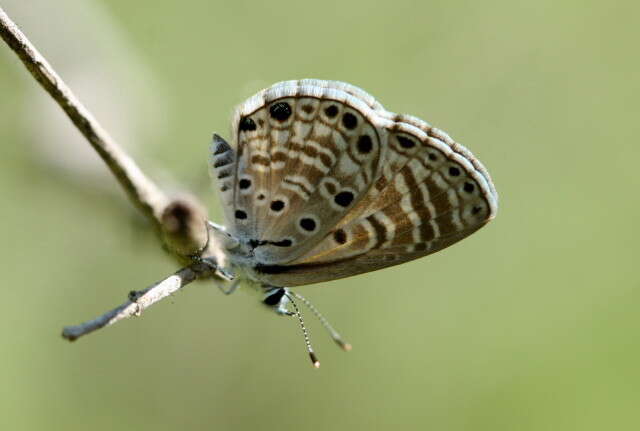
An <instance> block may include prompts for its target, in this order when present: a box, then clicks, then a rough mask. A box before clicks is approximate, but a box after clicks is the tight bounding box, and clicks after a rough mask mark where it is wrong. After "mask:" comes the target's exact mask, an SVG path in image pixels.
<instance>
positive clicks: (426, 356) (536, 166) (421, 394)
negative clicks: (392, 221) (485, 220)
mask: <svg viewBox="0 0 640 431" xmlns="http://www.w3.org/2000/svg"><path fill="white" fill-rule="evenodd" d="M2 7H3V8H5V10H6V11H7V12H8V13H9V14H10V16H12V17H13V19H14V20H15V21H16V22H17V23H18V24H20V25H21V26H22V29H23V30H24V31H25V33H27V35H28V36H30V37H31V39H32V40H33V42H34V43H35V44H36V46H38V47H39V48H40V49H41V51H42V52H43V54H45V56H47V57H48V59H49V60H50V62H51V63H52V64H53V65H54V67H56V68H57V69H58V71H59V72H60V73H61V74H62V75H63V77H64V78H65V79H67V81H68V82H69V83H70V85H71V86H72V87H73V88H74V89H75V90H76V91H77V92H78V93H79V94H80V96H81V98H82V99H83V100H84V101H85V102H86V103H87V104H88V105H89V107H90V108H91V109H92V111H94V112H95V114H96V116H97V117H98V118H99V119H100V121H101V122H102V123H103V125H104V126H105V127H106V128H107V129H108V130H109V131H110V132H111V133H112V134H113V135H115V137H116V138H117V139H118V140H119V141H120V142H121V143H122V144H123V145H124V146H126V147H127V148H129V149H130V151H131V152H132V153H133V154H134V156H135V157H136V160H137V161H138V162H139V163H140V164H141V165H142V166H143V168H144V169H145V170H146V171H147V172H148V173H149V175H151V176H152V177H153V178H154V179H156V180H157V181H158V182H160V183H161V184H162V185H163V186H165V187H167V188H168V189H169V190H172V191H176V192H178V191H181V190H188V191H190V192H192V193H194V194H196V195H197V196H199V197H200V198H201V199H202V200H204V201H205V202H207V203H208V204H209V205H210V211H211V217H212V218H213V219H216V220H219V214H220V211H219V208H218V207H217V199H216V197H215V195H214V190H213V188H212V187H210V185H209V180H208V175H207V166H206V160H207V148H208V144H209V140H210V136H211V133H212V132H214V131H216V132H219V133H222V134H223V135H224V136H227V137H228V128H229V119H230V115H231V112H232V109H233V107H234V106H235V105H236V104H238V103H239V102H241V101H242V100H244V99H245V98H246V97H249V96H250V95H252V94H253V93H254V92H255V91H257V90H259V89H261V88H263V87H266V86H268V85H270V84H272V83H274V82H276V81H281V80H286V79H296V78H303V77H314V78H322V79H336V80H342V81H347V82H350V83H353V84H355V85H358V86H360V87H362V88H364V89H365V90H367V91H368V92H370V93H371V94H373V95H374V96H376V97H377V98H378V99H379V100H380V101H382V103H383V104H384V106H385V107H387V108H388V109H390V110H392V111H396V112H405V113H411V114H414V115H416V116H419V117H421V118H424V119H425V120H427V121H429V122H430V123H432V124H434V125H436V126H438V127H440V128H442V129H444V130H446V131H447V132H449V134H450V135H451V136H452V137H454V139H456V140H458V141H460V142H462V143H463V144H465V145H467V146H468V147H469V148H470V149H471V150H472V151H473V152H474V153H475V154H476V155H477V156H478V157H479V158H480V159H481V160H482V161H483V162H484V163H485V164H486V166H487V167H488V169H489V171H490V172H491V174H492V176H493V178H494V181H495V184H496V187H497V189H498V192H499V193H500V205H501V207H500V210H499V214H498V217H497V219H496V220H495V221H494V222H492V223H491V224H489V225H488V226H487V227H486V228H484V229H482V230H481V231H479V232H478V233H477V234H475V235H473V236H472V237H470V238H468V239H466V240H465V241H463V242H461V243H459V244H457V245H455V246H454V247H451V248H450V249H447V250H446V251H444V252H442V253H439V254H436V255H434V256H431V257H428V258H425V259H422V260H418V261H414V262H412V263H409V264H405V265H401V266H398V267H394V268H391V269H387V270H384V271H379V272H375V273H369V274H365V275H361V276H358V277H354V278H351V279H346V280H340V281H335V282H331V283H326V284H325V285H323V286H308V287H303V288H301V289H300V291H301V293H303V294H305V295H307V296H308V297H309V298H310V299H312V300H313V301H314V302H315V303H316V305H317V306H318V307H319V308H320V309H321V310H323V312H324V313H325V314H326V315H327V316H328V317H329V318H330V320H331V322H332V323H333V324H334V325H335V326H336V327H337V328H338V329H340V330H341V331H342V332H343V333H344V334H345V335H346V336H347V338H348V339H349V340H350V341H351V342H352V343H353V345H354V350H353V351H352V352H350V353H348V354H345V353H343V352H341V351H339V349H337V348H335V347H334V346H333V344H332V343H331V341H330V340H329V339H328V337H326V336H325V334H324V332H323V330H322V328H321V327H320V325H319V324H318V323H317V322H316V321H314V319H313V318H312V317H311V315H310V314H309V315H308V317H307V320H308V324H309V326H310V329H311V331H312V337H313V341H314V344H315V348H316V350H317V351H318V354H319V356H320V359H321V361H322V367H321V368H320V369H319V370H315V369H313V368H312V367H311V366H310V365H309V362H308V359H307V357H306V353H305V350H304V345H303V341H302V339H301V336H300V333H299V330H298V328H297V323H296V322H295V321H294V320H293V319H285V318H278V317H276V316H272V315H270V314H268V313H266V312H263V311H262V310H261V308H260V305H259V304H258V303H257V301H256V299H255V298H254V297H253V296H249V295H246V294H245V293H240V292H239V293H237V294H235V295H233V296H230V297H225V296H224V295H222V294H221V293H220V292H219V291H218V290H217V289H216V288H215V287H214V286H213V285H212V284H210V283H200V284H197V285H193V286H190V287H189V288H188V289H186V290H185V291H184V292H182V293H180V294H177V295H176V296H174V297H173V298H172V299H170V300H167V301H164V302H163V303H160V304H158V305H156V306H155V307H153V308H152V309H150V310H149V311H148V312H147V313H146V314H144V315H143V316H142V317H141V318H138V319H132V320H128V321H125V322H121V323H119V324H118V325H116V326H114V327H110V328H108V329H105V330H102V331H100V332H98V333H95V334H92V335H90V336H87V337H86V338H83V339H81V340H79V341H78V342H76V343H74V344H69V343H67V342H65V341H63V340H62V339H61V338H60V335H59V334H60V331H61V328H62V326H64V325H67V324H74V323H79V322H80V321H83V320H85V319H88V318H91V317H93V316H95V315H97V314H99V313H102V312H103V311H105V310H107V309H109V308H111V307H112V306H114V305H117V304H119V303H121V302H122V301H123V300H124V299H125V297H126V294H127V292H128V291H129V290H132V289H140V288H143V287H145V286H147V285H149V284H150V283H152V282H154V281H156V280H158V279H161V278H163V277H164V276H165V275H168V274H170V273H172V272H173V271H174V270H175V269H176V265H175V263H174V262H173V261H171V260H170V259H169V258H168V257H167V256H165V255H164V254H163V252H162V251H161V250H160V249H159V247H158V243H157V241H156V239H155V238H154V237H153V235H152V234H151V233H150V232H149V230H148V228H147V226H146V225H145V224H144V222H143V221H142V220H141V219H140V218H139V216H137V215H136V213H135V212H134V210H133V209H132V208H131V206H130V204H129V203H128V202H127V201H126V199H125V197H124V195H123V193H122V192H121V191H120V190H118V189H117V188H116V187H115V181H114V180H113V178H111V177H110V176H109V175H108V174H107V172H106V169H105V168H104V167H103V166H102V165H101V164H100V163H99V162H97V161H96V158H95V156H94V155H93V154H91V152H90V151H88V150H87V148H86V147H88V146H87V145H86V143H84V141H82V139H80V138H79V137H78V133H77V132H76V131H75V130H74V129H73V128H72V127H71V125H70V123H69V122H68V120H66V119H65V118H64V117H62V116H61V115H60V114H59V112H58V108H57V106H55V105H54V104H53V102H52V101H51V100H49V97H48V96H47V95H45V93H44V92H43V91H42V90H41V89H40V88H39V87H38V86H37V85H36V83H35V82H34V81H33V79H31V77H30V76H28V75H27V73H26V70H25V69H24V68H23V67H22V66H21V64H19V62H18V61H17V59H16V57H15V56H14V55H13V53H11V52H10V51H9V50H8V49H7V48H6V47H5V46H4V45H2V47H0V141H1V144H0V198H1V202H2V204H1V208H2V211H1V212H2V223H0V239H1V241H2V247H1V248H0V258H1V262H2V267H1V269H2V286H3V287H2V290H1V292H2V294H1V300H0V316H1V317H0V319H1V322H2V323H1V324H0V340H1V341H0V346H1V347H0V348H1V352H2V353H1V354H0V382H1V383H0V387H1V389H0V427H1V428H2V429H11V430H43V429H46V430H80V429H82V430H87V429H88V430H112V429H135V430H147V429H148V430H154V431H160V430H175V429H181V430H200V429H221V430H227V429H229V430H231V429H233V430H254V429H261V430H299V429H312V430H322V429H332V430H346V429H406V430H413V429H415V430H418V429H420V430H422V429H434V430H436V429H437V430H492V431H496V430H510V431H511V430H581V431H585V430H602V429H612V428H615V429H625V430H626V429H638V427H640V410H639V409H638V405H639V402H640V396H639V395H640V367H639V365H638V364H640V346H639V345H640V343H639V330H640V313H638V304H639V303H640V291H639V287H640V282H639V275H638V273H639V268H638V256H639V254H640V241H639V240H640V234H639V228H638V220H639V216H640V202H639V199H638V190H640V175H638V173H637V168H635V167H634V163H635V162H636V161H637V159H638V155H639V150H638V145H639V144H638V114H639V113H640V109H639V108H640V104H639V102H638V100H640V81H639V79H638V67H639V65H640V60H639V58H640V57H638V55H637V43H638V41H639V36H640V34H639V32H638V26H637V16H638V14H640V3H638V2H633V1H610V2H600V1H586V0H585V1H564V2H558V1H552V0H538V1H535V2H534V1H530V2H525V1H484V2H476V1H462V0H458V1H455V0H454V1H438V2H435V1H406V0H396V1H393V2H386V3H383V2H379V3H371V2H364V1H353V2H346V1H338V0H326V1H323V2H299V1H270V2H251V1H234V2H228V1H209V0H192V1H183V2H169V1H166V2H161V1H137V2H131V1H127V0H109V1H106V0H91V1H90V0H59V1H56V2H51V1H49V0H29V1H28V2H27V1H24V0H3V1H2Z"/></svg>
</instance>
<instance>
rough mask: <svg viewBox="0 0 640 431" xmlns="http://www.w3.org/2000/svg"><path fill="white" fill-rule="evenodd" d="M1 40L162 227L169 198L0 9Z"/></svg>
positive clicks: (136, 203)
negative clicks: (161, 222)
mask: <svg viewBox="0 0 640 431" xmlns="http://www.w3.org/2000/svg"><path fill="white" fill-rule="evenodd" d="M0 37H2V39H3V40H4V41H5V42H6V43H7V45H9V47H10V48H11V49H12V50H13V51H14V52H15V53H16V54H17V55H18V57H19V58H20V60H22V63H24V65H25V67H26V68H27V69H28V70H29V72H31V75H33V77H34V78H35V79H36V80H37V81H38V82H39V83H40V85H42V87H43V88H44V89H45V90H46V91H47V93H49V94H50V95H51V97H53V99H54V100H55V101H56V102H57V103H58V105H60V107H61V108H62V109H63V110H64V112H65V113H66V114H67V116H68V117H69V119H70V120H71V121H72V122H73V124H75V126H76V127H77V128H78V130H80V132H81V133H82V134H83V135H84V136H85V138H87V140H88V141H89V142H90V143H91V146H93V148H94V149H95V150H96V151H97V152H98V154H99V155H100V157H101V158H102V160H104V162H105V163H106V164H107V166H108V167H109V169H110V170H111V172H112V173H113V175H114V176H115V177H116V179H117V180H118V182H119V183H120V185H121V186H122V187H123V188H124V190H125V192H126V193H127V195H128V196H129V198H130V199H131V201H132V202H133V203H134V205H136V206H137V207H138V208H139V209H140V210H141V211H142V212H143V213H144V215H145V216H147V217H148V218H149V219H150V220H151V222H152V223H153V224H154V225H155V226H156V227H160V216H161V214H162V210H163V208H164V207H165V206H166V205H167V202H168V201H169V199H168V198H167V196H166V195H165V194H164V193H163V192H162V191H161V190H160V189H159V188H158V187H157V186H156V185H155V184H154V183H153V182H152V181H151V180H149V178H147V177H146V175H145V174H144V173H143V172H142V171H141V170H140V168H139V167H138V165H136V163H135V162H134V161H133V159H131V157H129V155H128V154H126V153H125V152H124V150H123V149H122V148H120V146H119V145H118V144H117V143H116V142H115V141H114V140H113V139H112V138H111V136H109V134H108V133H107V132H106V131H105V130H104V129H103V128H102V126H100V124H99V123H98V122H97V121H96V119H95V118H93V115H91V113H90V112H89V111H88V110H87V108H85V107H84V105H82V103H80V101H79V100H78V99H77V98H76V96H75V95H74V94H73V93H72V92H71V90H70V89H69V87H67V85H66V84H65V83H64V81H63V80H62V78H60V76H58V74H57V73H56V72H55V70H53V68H52V67H51V65H49V63H48V62H47V60H46V59H45V58H44V57H43V56H42V55H41V54H40V53H39V52H38V50H37V49H36V48H35V47H34V46H33V45H32V44H31V42H30V41H29V39H27V37H26V36H25V35H24V34H23V33H22V32H21V31H20V30H19V29H18V27H17V26H16V25H15V23H14V22H13V21H11V19H10V18H9V17H8V16H7V14H6V13H5V12H4V11H3V10H2V8H0Z"/></svg>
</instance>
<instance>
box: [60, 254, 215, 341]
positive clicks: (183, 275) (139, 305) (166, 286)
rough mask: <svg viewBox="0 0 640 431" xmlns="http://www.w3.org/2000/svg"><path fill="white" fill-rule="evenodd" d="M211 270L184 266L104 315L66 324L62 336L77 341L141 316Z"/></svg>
mask: <svg viewBox="0 0 640 431" xmlns="http://www.w3.org/2000/svg"><path fill="white" fill-rule="evenodd" d="M210 270H211V268H210V267H208V266H206V265H202V264H199V265H193V266H190V267H189V266H188V267H186V268H182V269H181V270H179V271H178V272H176V273H175V274H173V275H172V276H170V277H167V278H165V279H164V280H162V281H159V282H158V283H156V284H154V285H153V286H151V287H149V288H147V289H144V290H140V291H137V292H136V291H133V292H131V293H130V294H129V301H127V302H125V303H124V304H122V305H120V306H119V307H116V308H114V309H113V310H111V311H107V312H106V313H104V314H103V315H102V316H100V317H97V318H95V319H93V320H89V321H87V322H84V323H81V324H80V325H75V326H66V327H65V328H64V329H63V330H62V337H64V338H66V339H67V340H69V341H75V340H77V339H78V338H80V337H82V336H83V335H86V334H89V333H91V332H93V331H95V330H96V329H100V328H104V327H105V326H109V325H112V324H114V323H116V322H118V321H120V320H122V319H126V318H129V317H132V316H139V315H140V314H141V313H142V312H143V311H144V310H146V309H147V308H148V307H150V306H151V305H153V304H155V303H156V302H158V301H160V300H161V299H164V298H166V297H167V296H169V295H171V294H173V293H175V292H177V291H178V290H180V289H181V288H183V287H184V286H186V285H187V284H189V283H191V282H192V281H193V280H195V279H196V278H197V277H198V276H199V275H201V274H204V273H206V272H207V271H210Z"/></svg>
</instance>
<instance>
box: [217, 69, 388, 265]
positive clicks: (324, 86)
mask: <svg viewBox="0 0 640 431" xmlns="http://www.w3.org/2000/svg"><path fill="white" fill-rule="evenodd" d="M377 109H381V106H380V105H379V104H378V103H377V102H375V100H374V99H373V98H372V97H371V96H369V95H368V94H366V93H365V92H364V91H362V90H360V89H357V88H356V87H353V86H350V85H348V84H344V83H331V82H330V81H316V80H301V81H287V82H283V83H279V84H276V85H274V86H273V87H270V88H268V89H266V90H264V91H262V92H260V93H258V94H257V95H256V96H254V97H252V98H250V99H249V100H247V101H246V102H245V103H244V104H242V105H241V106H240V107H238V109H237V110H236V114H235V117H234V121H233V125H232V127H233V132H234V136H235V139H234V140H235V142H236V149H235V152H233V151H232V149H231V148H230V147H229V148H228V146H225V145H226V144H222V143H219V144H217V145H216V144H214V146H213V151H212V152H213V154H214V157H213V159H212V164H213V166H214V176H216V177H217V178H218V180H219V187H220V191H221V193H222V196H223V204H224V206H225V208H226V218H227V222H228V225H229V228H230V232H231V233H232V234H233V235H235V236H236V237H238V238H239V239H240V240H241V241H244V242H245V243H249V244H251V245H252V246H253V248H254V249H253V253H254V256H255V260H256V261H257V262H260V263H262V264H267V265H269V264H285V263H287V262H290V261H293V260H295V259H296V258H299V257H300V256H302V255H303V254H305V253H306V252H308V251H309V250H310V249H311V248H313V247H314V246H315V245H316V244H318V243H319V242H320V241H321V240H322V239H323V238H325V237H326V236H327V235H328V234H329V232H330V231H331V230H332V229H333V228H334V227H335V226H336V225H337V224H338V223H339V222H340V221H341V220H342V219H344V217H345V215H346V214H349V212H350V211H351V209H352V208H354V207H356V206H357V205H358V204H359V202H360V201H361V200H362V198H363V197H364V196H366V194H367V193H368V191H369V190H370V188H371V186H372V184H373V182H374V180H375V179H376V175H377V173H378V172H379V170H380V162H381V160H382V148H381V142H382V141H383V140H384V139H386V138H385V137H384V136H380V134H379V132H380V131H382V132H384V130H382V129H380V128H379V127H377V126H376V125H374V124H372V122H371V121H370V119H371V118H374V117H375V115H374V114H373V112H375V110H377ZM232 152H233V157H231V156H230V154H231V153H232ZM215 153H218V154H215ZM216 165H218V167H216Z"/></svg>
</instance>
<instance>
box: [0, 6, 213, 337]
mask: <svg viewBox="0 0 640 431" xmlns="http://www.w3.org/2000/svg"><path fill="white" fill-rule="evenodd" d="M0 37H2V39H3V40H4V41H5V42H6V43H7V45H8V46H9V47H10V48H11V49H12V50H13V51H14V52H15V53H16V54H17V55H18V57H19V58H20V60H21V61H22V63H23V64H24V65H25V67H26V68H27V70H28V71H29V72H30V73H31V75H32V76H33V77H34V78H35V79H36V81H38V82H39V83H40V85H42V87H43V88H44V89H45V90H46V91H47V93H49V95H51V97H52V98H53V99H54V100H55V101H56V102H57V103H58V105H60V107H61V108H62V110H63V111H64V112H65V113H66V114H67V116H68V117H69V119H70V120H71V121H72V122H73V124H74V125H75V126H76V128H77V129H78V130H79V131H80V132H81V133H82V134H83V135H84V137H85V138H86V139H87V140H88V141H89V143H90V144H91V146H92V147H93V148H94V149H95V150H96V151H97V152H98V155H99V156H100V157H101V158H102V160H104V162H105V163H106V165H107V167H108V168H109V170H110V171H111V173H113V175H114V176H115V177H116V180H117V181H118V182H119V183H120V185H121V186H122V188H123V189H124V190H125V192H126V193H127V195H128V197H129V199H130V200H131V202H133V204H134V205H135V206H136V207H137V208H138V209H139V210H140V211H142V213H143V214H144V215H145V216H146V217H147V219H149V221H150V222H151V224H152V225H153V226H154V227H155V228H156V230H157V232H158V233H159V234H160V237H161V240H162V241H163V243H164V245H165V248H166V249H168V251H169V252H170V253H171V254H172V255H173V256H174V257H175V258H176V259H177V260H178V261H179V262H180V263H181V264H187V265H189V266H187V267H185V268H182V269H181V270H179V271H178V272H176V273H175V274H174V275H172V276H171V277H168V278H166V279H165V280H163V281H161V282H159V283H157V284H155V285H153V286H151V287H150V288H148V289H145V290H142V291H139V292H136V294H135V295H134V297H131V300H130V301H128V302H126V303H124V304H122V305H121V306H120V307H117V308H115V309H113V310H111V311H109V312H107V313H105V314H103V315H102V316H100V317H98V318H96V319H93V320H91V321H88V322H85V323H83V324H81V325H77V326H68V327H66V328H64V330H63V337H64V338H66V339H68V340H75V339H77V338H78V337H80V336H82V335H84V334H88V333H90V332H92V331H95V330H96V329H100V328H102V327H104V326H108V325H111V324H113V323H115V322H117V321H119V320H122V319H124V318H127V317H131V316H134V315H138V314H140V313H141V312H142V311H143V310H145V309H146V308H147V307H149V306H151V305H153V304H154V303H156V302H157V301H159V300H161V299H163V298H166V297H167V296H169V295H171V294H172V293H174V292H176V291H177V290H179V289H180V288H182V287H184V286H185V285H187V284H189V283H190V282H192V281H193V280H195V279H196V278H204V277H210V276H213V275H215V269H216V268H215V266H214V265H212V264H204V263H202V258H207V261H208V262H212V263H215V262H216V261H217V260H216V257H218V259H219V256H220V250H219V248H218V245H217V244H215V243H214V241H212V240H211V239H210V230H211V228H210V227H208V225H207V216H206V212H205V211H204V209H203V206H202V205H201V204H200V203H198V202H197V201H195V199H193V198H186V199H185V198H180V199H170V198H169V197H168V196H167V195H166V194H165V193H164V192H163V191H162V190H160V188H159V187H158V186H156V184H155V183H153V182H152V181H151V180H150V179H149V178H148V177H147V176H146V175H145V174H144V173H143V172H142V170H141V169H140V168H139V167H138V165H136V163H135V162H134V161H133V159H132V158H131V157H130V156H129V155H128V154H127V153H126V152H125V151H124V150H123V149H122V148H121V147H120V146H119V145H118V144H117V143H116V142H115V141H114V140H113V139H112V138H111V136H109V134H108V133H107V132H106V131H105V130H104V129H103V128H102V127H101V126H100V124H99V123H98V122H97V121H96V119H95V118H94V117H93V115H92V114H91V113H90V112H89V111H88V110H87V108H86V107H85V106H84V105H82V103H81V102H80V101H79V100H78V99H77V97H76V96H75V95H74V94H73V93H72V91H71V90H70V89H69V87H68V86H67V85H66V84H65V83H64V81H63V80H62V78H60V76H58V74H57V73H56V71H55V70H54V69H53V68H52V67H51V65H50V64H49V63H48V62H47V60H46V59H45V58H44V57H43V56H42V55H41V54H40V53H39V52H38V50H37V49H36V48H35V47H34V46H33V44H31V42H30V41H29V40H28V39H27V37H26V36H25V35H24V34H23V33H22V32H21V31H20V29H19V28H18V27H17V26H16V24H15V23H14V22H13V21H11V19H10V18H9V17H8V16H7V14H6V13H5V12H4V11H3V10H2V8H0Z"/></svg>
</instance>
